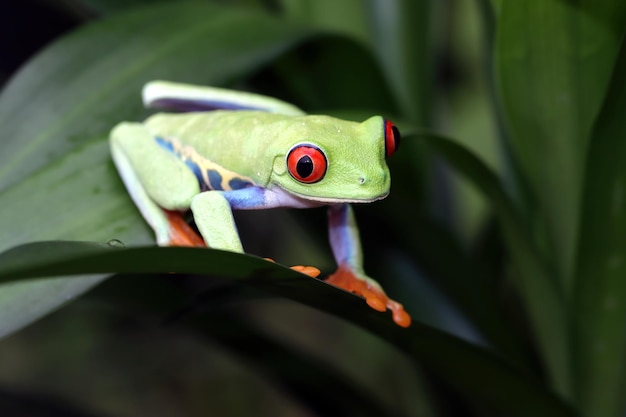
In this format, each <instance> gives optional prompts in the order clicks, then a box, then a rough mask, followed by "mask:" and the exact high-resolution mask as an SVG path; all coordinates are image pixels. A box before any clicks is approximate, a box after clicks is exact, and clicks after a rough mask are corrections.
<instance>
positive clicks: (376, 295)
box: [326, 265, 411, 327]
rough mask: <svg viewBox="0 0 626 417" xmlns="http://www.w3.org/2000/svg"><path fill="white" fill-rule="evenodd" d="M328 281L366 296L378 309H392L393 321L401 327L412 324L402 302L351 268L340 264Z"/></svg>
mask: <svg viewBox="0 0 626 417" xmlns="http://www.w3.org/2000/svg"><path fill="white" fill-rule="evenodd" d="M326 282H328V283H329V284H332V285H334V286H336V287H339V288H342V289H344V290H346V291H350V292H352V293H355V294H357V295H360V296H361V297H363V298H365V302H366V303H367V305H369V306H370V307H371V308H373V309H374V310H376V311H381V312H383V311H386V310H387V308H389V309H390V310H391V313H392V315H393V321H394V322H395V323H396V324H397V325H398V326H400V327H409V326H410V325H411V316H409V314H408V313H407V312H406V311H405V310H404V307H403V306H402V304H400V303H398V302H397V301H394V300H392V299H390V298H389V297H387V294H385V292H384V291H383V290H382V289H381V288H380V287H379V286H378V285H376V283H372V282H369V281H367V280H364V279H362V278H359V277H358V276H357V275H356V274H355V273H354V272H353V271H352V270H351V269H349V268H348V267H346V266H343V265H342V266H340V267H339V268H337V271H335V273H333V274H332V275H331V276H329V277H328V279H326Z"/></svg>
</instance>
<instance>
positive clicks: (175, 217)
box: [163, 210, 206, 247]
mask: <svg viewBox="0 0 626 417" xmlns="http://www.w3.org/2000/svg"><path fill="white" fill-rule="evenodd" d="M163 211H164V213H165V216H166V217H167V222H168V223H169V229H168V237H169V242H168V245H169V246H192V247H206V243H204V240H203V239H202V238H201V237H200V235H198V233H196V231H195V230H193V228H192V227H191V226H189V225H188V224H187V222H186V221H185V219H184V218H183V214H182V213H181V212H178V211H171V210H163Z"/></svg>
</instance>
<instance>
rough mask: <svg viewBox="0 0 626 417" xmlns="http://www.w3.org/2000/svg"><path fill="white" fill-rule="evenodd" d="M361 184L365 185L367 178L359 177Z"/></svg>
mask: <svg viewBox="0 0 626 417" xmlns="http://www.w3.org/2000/svg"><path fill="white" fill-rule="evenodd" d="M359 184H361V185H363V184H365V177H359Z"/></svg>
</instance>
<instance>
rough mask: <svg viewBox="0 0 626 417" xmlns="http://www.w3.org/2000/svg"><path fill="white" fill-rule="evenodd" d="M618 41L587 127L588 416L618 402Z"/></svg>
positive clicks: (623, 359)
mask: <svg viewBox="0 0 626 417" xmlns="http://www.w3.org/2000/svg"><path fill="white" fill-rule="evenodd" d="M624 109H626V43H625V42H622V47H621V50H620V55H619V58H618V61H617V64H616V65H615V68H614V69H613V78H612V81H611V84H610V87H609V90H608V95H607V97H606V100H605V102H604V105H603V107H602V111H601V113H600V115H599V117H598V119H597V121H596V123H595V126H594V131H593V135H592V138H591V143H590V146H589V156H588V159H587V170H586V183H585V191H584V199H583V208H582V221H581V227H580V246H579V251H578V259H579V264H578V265H579V274H578V276H577V282H576V283H577V286H576V294H575V295H576V304H575V306H576V308H575V310H574V312H575V315H574V317H575V323H576V330H577V332H576V339H575V341H576V346H577V347H578V348H579V349H578V350H577V351H576V353H577V356H576V361H575V363H576V365H577V367H578V369H577V371H578V372H577V374H576V378H575V380H576V381H577V382H578V384H577V392H576V394H577V395H576V398H577V399H578V401H579V402H580V405H581V407H582V409H583V410H584V411H585V412H586V414H587V415H590V416H600V415H601V416H607V417H611V416H620V415H622V414H623V411H624V406H625V405H626V400H625V399H626V379H625V377H626V348H625V346H626V302H625V300H626V280H625V279H624V277H626V262H625V261H626V209H625V207H624V196H625V195H626V165H625V164H624V155H626V141H625V140H624V138H626V123H625V121H624Z"/></svg>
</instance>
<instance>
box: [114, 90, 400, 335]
mask: <svg viewBox="0 0 626 417" xmlns="http://www.w3.org/2000/svg"><path fill="white" fill-rule="evenodd" d="M143 99H144V103H145V104H146V106H148V107H156V108H164V109H169V110H174V111H177V112H178V113H159V114H155V115H153V116H151V117H150V118H148V119H147V120H146V121H145V122H143V123H128V122H124V123H120V124H118V125H117V126H116V127H115V128H114V129H113V130H112V132H111V136H110V145H111V152H112V156H113V160H114V162H115V165H116V167H117V169H118V171H119V173H120V176H121V178H122V180H123V181H124V183H125V185H126V188H127V189H128V192H129V193H130V196H131V197H132V199H133V200H134V202H135V204H136V205H137V207H138V208H139V211H140V212H141V214H142V215H143V217H144V218H145V220H146V221H147V222H148V223H149V225H150V226H151V227H152V229H154V232H155V234H156V240H157V243H158V244H159V245H162V246H165V245H179V246H180V245H182V246H208V247H211V248H216V249H223V250H228V251H232V252H240V253H243V247H242V244H241V240H240V239H239V235H238V232H237V227H236V225H235V222H234V219H233V215H232V210H252V209H267V208H272V207H295V208H310V207H319V206H328V207H329V210H328V218H329V222H328V223H329V230H330V233H329V234H330V243H331V246H332V250H333V254H334V256H335V259H336V261H337V264H338V269H337V271H336V272H335V273H333V274H332V275H331V276H330V277H329V278H328V279H327V280H326V282H328V283H331V284H333V285H335V286H337V287H340V288H343V289H345V290H347V291H350V292H353V293H356V294H358V295H360V296H362V297H364V298H365V300H366V302H367V304H368V305H369V306H370V307H372V308H374V309H375V310H378V311H385V310H386V309H387V308H389V309H391V311H392V314H393V320H394V321H395V322H396V323H397V324H398V325H400V326H402V327H408V326H409V325H410V323H411V318H410V316H409V315H408V314H407V313H406V311H405V310H404V308H403V306H402V305H401V304H399V303H397V302H395V301H393V300H391V299H389V298H388V297H387V295H386V294H385V293H384V291H383V290H382V288H381V287H380V285H379V284H378V283H377V282H376V281H374V280H373V279H371V278H369V277H368V276H367V275H366V274H365V272H364V271H363V265H362V263H363V255H362V253H361V244H360V241H359V233H358V230H357V225H356V223H355V219H354V215H353V212H352V209H351V208H350V205H349V203H368V202H372V201H376V200H379V199H382V198H385V197H386V196H387V194H388V193H389V187H390V175H389V168H388V167H387V164H386V162H385V158H387V157H389V156H391V155H392V154H393V153H394V152H395V151H396V149H397V148H398V146H399V144H400V133H399V131H398V129H397V128H396V127H395V126H394V125H393V124H392V123H391V122H389V121H387V120H385V119H383V118H382V117H380V116H374V117H371V118H369V119H367V120H365V121H364V122H363V123H355V122H350V121H345V120H340V119H336V118H333V117H329V116H317V115H306V114H305V113H304V112H303V111H302V110H300V109H298V108H297V107H295V106H293V105H291V104H289V103H285V102H283V101H280V100H277V99H274V98H270V97H265V96H261V95H257V94H252V93H244V92H237V91H231V90H225V89H219V88H213V87H198V86H192V85H185V84H177V83H171V82H165V81H153V82H150V83H148V84H147V85H146V86H145V87H144V89H143ZM188 210H191V212H192V214H193V217H194V221H195V223H196V226H197V228H198V230H199V232H200V235H201V237H200V236H198V235H197V233H196V232H195V231H194V230H193V229H192V228H191V227H190V226H189V225H188V224H187V223H185V221H184V219H183V217H182V214H183V213H184V212H185V211H188ZM293 268H294V269H296V270H298V271H300V272H303V273H306V274H308V275H311V276H313V277H315V276H317V275H318V274H319V270H318V269H317V268H313V267H303V266H296V267H293Z"/></svg>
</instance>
